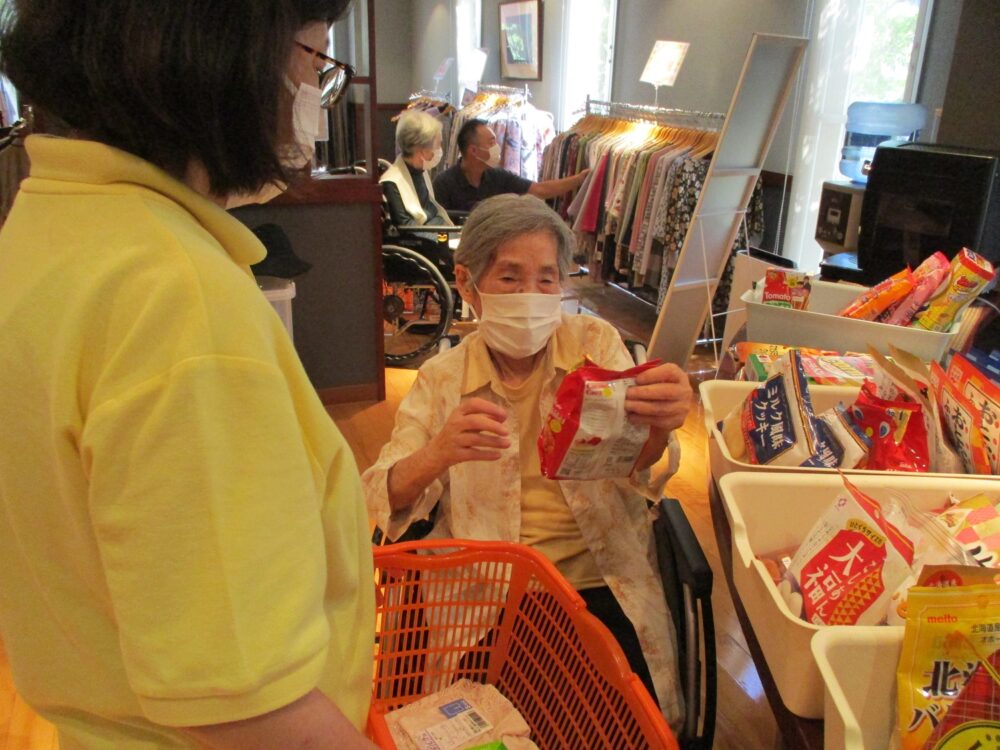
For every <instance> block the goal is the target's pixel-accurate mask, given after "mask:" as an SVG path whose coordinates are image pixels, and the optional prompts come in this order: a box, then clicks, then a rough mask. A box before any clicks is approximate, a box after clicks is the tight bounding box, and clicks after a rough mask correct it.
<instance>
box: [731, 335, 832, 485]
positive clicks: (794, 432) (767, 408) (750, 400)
mask: <svg viewBox="0 0 1000 750" xmlns="http://www.w3.org/2000/svg"><path fill="white" fill-rule="evenodd" d="M813 419H814V416H813V411H812V402H811V400H810V398H809V390H808V387H807V386H806V382H805V377H804V376H803V375H802V365H801V362H800V358H799V354H798V352H795V351H790V352H788V354H787V355H785V358H784V359H783V360H782V367H781V371H780V372H779V373H778V374H776V375H773V376H771V377H770V378H768V380H767V381H766V382H764V383H763V384H762V385H761V386H760V387H758V388H756V389H754V390H753V392H751V393H750V395H748V396H747V397H746V399H745V400H744V402H743V403H742V404H740V405H739V406H737V407H736V408H735V409H733V411H732V412H731V413H730V414H729V416H727V417H726V419H725V420H723V427H722V434H723V437H724V438H725V440H726V445H727V446H728V447H729V450H730V452H731V453H732V454H733V457H734V458H736V459H737V460H741V459H743V458H744V457H746V460H747V461H749V462H750V463H753V464H769V465H772V466H801V465H802V463H803V462H804V461H806V460H808V459H809V458H811V457H812V456H813V455H815V453H816V432H815V427H814V425H813Z"/></svg>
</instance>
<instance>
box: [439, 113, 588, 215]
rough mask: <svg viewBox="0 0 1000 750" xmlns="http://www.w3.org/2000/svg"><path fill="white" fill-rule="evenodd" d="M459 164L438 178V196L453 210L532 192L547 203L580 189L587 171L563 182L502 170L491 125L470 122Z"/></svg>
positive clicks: (460, 142) (460, 147) (462, 132)
mask: <svg viewBox="0 0 1000 750" xmlns="http://www.w3.org/2000/svg"><path fill="white" fill-rule="evenodd" d="M458 151H459V153H460V154H461V155H462V158H461V159H459V162H458V164H456V165H454V166H453V167H451V168H449V169H446V170H445V171H444V172H442V173H441V174H439V175H438V176H437V177H435V178H434V196H435V197H436V198H437V201H438V203H440V204H441V205H442V206H444V207H445V208H446V209H448V210H449V211H471V210H472V209H473V208H474V207H475V205H476V204H477V203H479V201H481V200H485V199H486V198H490V197H492V196H494V195H501V194H503V193H516V194H517V195H523V194H524V193H529V194H531V195H534V196H535V197H536V198H541V199H542V200H547V199H549V198H555V197H556V196H559V195H562V194H563V193H568V192H569V191H570V190H574V189H576V188H577V187H579V186H580V184H581V183H582V182H583V180H584V178H585V177H586V176H587V172H589V171H590V170H588V169H585V170H583V171H582V172H580V173H579V174H575V175H573V176H572V177H564V178H562V179H560V180H545V181H543V182H532V181H531V180H526V179H525V178H523V177H521V176H520V175H516V174H514V173H513V172H508V171H507V170H506V169H501V168H500V166H499V165H500V146H499V145H498V144H497V137H496V134H495V133H494V132H493V130H492V129H491V128H490V126H489V124H488V123H486V122H485V121H484V120H469V121H468V122H467V123H465V124H464V125H463V126H462V129H461V130H459V131H458Z"/></svg>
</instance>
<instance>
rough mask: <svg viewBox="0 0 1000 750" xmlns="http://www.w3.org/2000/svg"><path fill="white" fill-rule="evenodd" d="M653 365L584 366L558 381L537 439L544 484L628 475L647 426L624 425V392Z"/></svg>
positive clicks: (587, 364)
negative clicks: (620, 368)
mask: <svg viewBox="0 0 1000 750" xmlns="http://www.w3.org/2000/svg"><path fill="white" fill-rule="evenodd" d="M659 364H660V362H659V360H654V361H652V362H647V363H646V364H643V365H639V366H638V367H633V368H631V369H629V370H625V371H624V372H616V371H614V370H605V369H603V368H601V367H598V366H597V365H594V364H592V363H589V362H588V363H586V364H584V366H583V367H580V368H578V369H576V370H574V371H573V372H571V373H569V374H568V375H567V376H566V377H565V378H563V381H562V384H561V385H560V386H559V390H558V391H557V392H556V399H555V403H553V404H552V409H551V411H549V415H548V417H546V419H545V423H544V424H543V425H542V432H541V434H540V435H539V436H538V457H539V460H540V461H541V468H542V474H543V475H544V476H546V477H548V478H549V479H613V478H618V477H627V476H628V475H629V474H631V473H632V469H633V468H634V467H635V462H636V461H637V460H638V458H639V453H640V452H641V451H642V447H643V445H645V444H646V441H647V440H648V439H649V427H646V426H637V425H634V424H632V423H631V422H629V420H628V417H627V415H626V413H625V392H626V391H627V390H628V389H629V387H631V386H633V385H635V377H636V376H637V375H638V374H639V373H641V372H645V371H646V370H649V369H652V368H653V367H656V366H657V365H659Z"/></svg>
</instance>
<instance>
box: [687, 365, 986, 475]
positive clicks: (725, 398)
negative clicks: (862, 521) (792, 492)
mask: <svg viewBox="0 0 1000 750" xmlns="http://www.w3.org/2000/svg"><path fill="white" fill-rule="evenodd" d="M759 385H760V383H750V382H746V381H742V382H741V381H731V380H707V381H705V382H704V383H702V384H701V386H700V387H699V388H698V392H699V394H700V395H701V405H702V409H703V410H704V412H703V414H704V419H705V431H706V432H707V433H708V461H709V466H710V467H711V469H712V477H713V479H715V481H718V480H719V479H721V478H722V477H723V476H725V475H726V474H729V473H730V472H733V471H750V472H781V473H789V474H794V475H797V476H815V475H820V474H833V473H836V472H837V469H822V468H819V469H816V468H809V467H803V466H758V465H756V464H751V463H747V462H746V461H738V460H736V459H735V458H733V454H732V453H731V452H730V451H729V446H727V445H726V441H725V439H724V438H723V437H722V433H721V432H720V431H719V428H718V423H719V421H720V420H721V419H723V418H724V417H725V416H726V415H727V414H729V412H730V411H732V409H733V407H734V406H736V405H737V404H739V403H741V402H742V401H743V399H745V398H746V397H747V394H749V393H750V391H752V390H753V389H754V388H756V387H758V386H759ZM859 390H860V388H859V387H858V386H854V385H850V386H840V385H812V386H809V395H810V397H811V398H812V405H813V411H814V412H815V413H816V414H820V413H822V412H824V411H826V410H827V409H829V408H831V407H833V406H836V405H837V404H838V403H840V402H843V403H844V405H845V406H850V405H851V404H853V403H854V401H855V399H856V398H857V397H858V391H859ZM844 471H845V472H846V473H848V474H851V475H852V476H854V475H865V476H874V477H890V476H891V477H896V476H901V477H906V476H913V474H912V473H910V472H903V471H874V470H871V469H844ZM921 476H925V477H931V478H934V479H968V478H969V477H978V476H982V475H979V474H943V473H933V474H932V473H927V474H922V475H921Z"/></svg>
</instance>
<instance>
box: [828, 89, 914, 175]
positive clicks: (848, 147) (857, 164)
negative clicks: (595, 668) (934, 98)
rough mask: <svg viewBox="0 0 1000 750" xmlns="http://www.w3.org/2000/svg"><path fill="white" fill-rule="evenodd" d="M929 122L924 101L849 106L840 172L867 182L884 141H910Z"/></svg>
mask: <svg viewBox="0 0 1000 750" xmlns="http://www.w3.org/2000/svg"><path fill="white" fill-rule="evenodd" d="M926 123H927V108H926V107H924V106H923V105H922V104H900V103H890V102H854V103H853V104H852V105H851V106H850V107H848V108H847V132H846V134H845V135H844V148H843V150H842V151H841V159H840V172H841V174H843V175H844V176H845V177H847V178H848V179H849V180H851V181H852V182H856V183H859V184H861V185H864V184H866V183H867V182H868V172H869V170H870V169H871V165H872V159H874V158H875V149H876V148H877V147H878V146H880V145H882V144H889V143H903V142H905V141H911V140H913V139H914V137H915V136H916V135H917V133H918V131H920V130H921V129H922V128H923V127H924V125H925V124H926Z"/></svg>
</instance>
